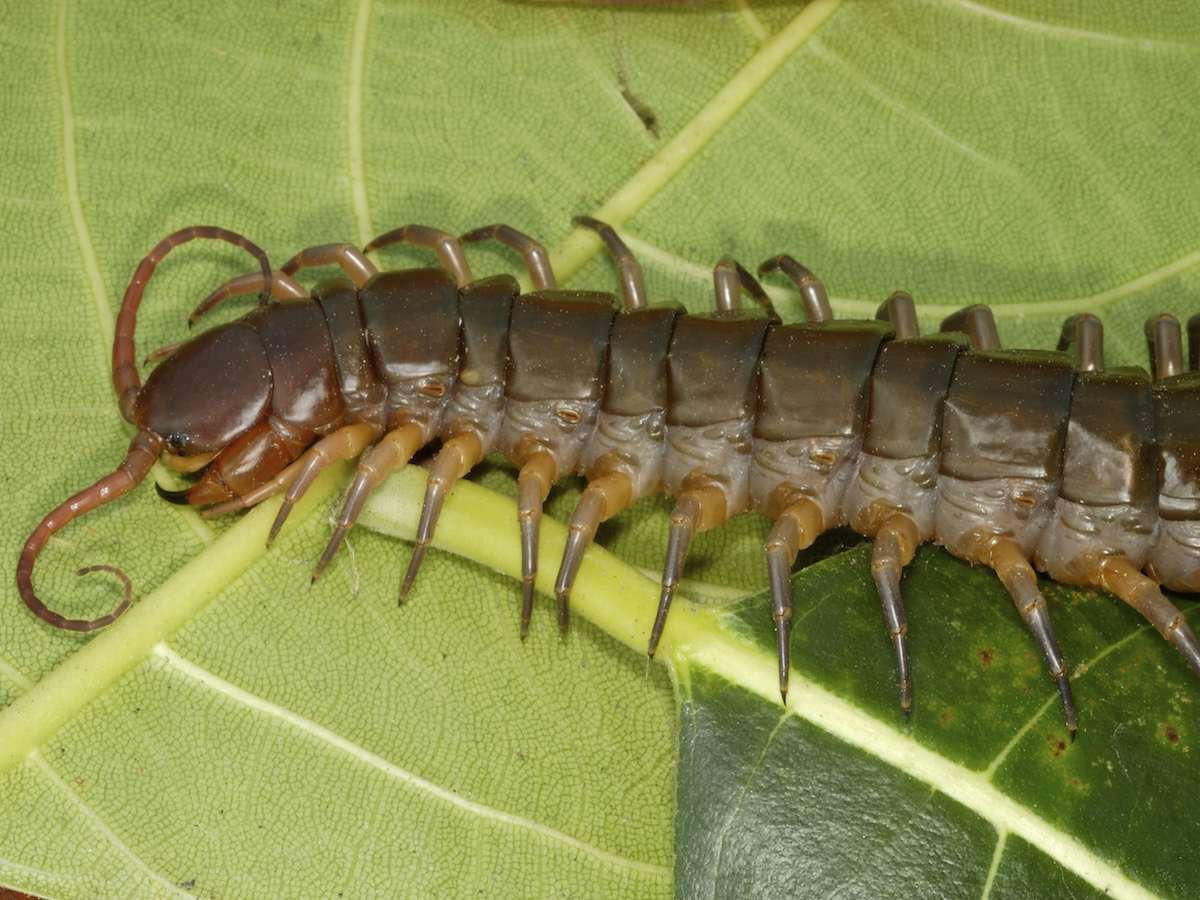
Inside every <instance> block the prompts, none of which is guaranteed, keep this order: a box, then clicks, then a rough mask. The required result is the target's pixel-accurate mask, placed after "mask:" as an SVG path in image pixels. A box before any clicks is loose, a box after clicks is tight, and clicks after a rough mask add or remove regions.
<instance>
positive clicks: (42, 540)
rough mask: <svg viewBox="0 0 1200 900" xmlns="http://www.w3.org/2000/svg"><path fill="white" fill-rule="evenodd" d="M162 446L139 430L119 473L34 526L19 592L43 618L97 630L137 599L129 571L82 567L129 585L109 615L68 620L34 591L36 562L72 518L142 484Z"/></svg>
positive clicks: (20, 572)
mask: <svg viewBox="0 0 1200 900" xmlns="http://www.w3.org/2000/svg"><path fill="white" fill-rule="evenodd" d="M131 343H132V341H131ZM162 448H163V439H162V438H161V437H159V436H158V435H156V434H154V433H153V432H151V431H139V432H138V433H137V434H136V435H135V436H134V438H133V442H132V443H131V444H130V445H129V453H128V455H126V457H125V459H124V460H123V461H122V462H121V465H120V466H119V467H118V468H117V470H116V471H115V472H113V473H111V474H109V475H106V476H105V477H103V478H101V479H100V480H99V481H97V482H96V483H95V484H93V485H92V486H91V487H90V488H87V489H86V490H83V491H80V492H79V493H78V494H76V495H75V496H74V497H72V498H71V499H69V500H67V501H66V502H65V503H62V504H60V505H59V506H58V507H57V508H56V509H54V510H53V511H51V513H50V514H49V515H48V516H46V518H44V519H42V522H41V524H40V525H38V527H37V528H35V529H34V532H33V534H31V535H30V536H29V540H27V541H26V542H25V546H24V548H22V550H21V556H20V558H19V559H18V560H17V591H18V592H19V593H20V594H21V599H22V600H24V601H25V605H26V606H27V607H29V611H30V612H32V613H33V614H34V615H35V616H37V617H38V618H39V619H43V620H44V621H46V622H49V623H50V624H51V625H53V626H55V627H56V628H63V629H65V630H67V631H95V630H96V629H97V628H103V627H104V626H105V625H109V624H111V623H112V622H115V621H116V620H117V619H118V618H119V617H120V616H121V615H122V614H123V613H124V612H125V610H127V609H129V604H130V603H132V602H133V586H132V585H131V584H130V581H129V578H128V577H126V575H125V573H124V572H122V571H121V570H120V569H117V568H115V567H113V566H91V567H89V568H87V569H80V570H79V573H78V574H80V575H86V574H88V573H89V572H108V573H109V574H111V575H115V576H116V577H117V578H119V579H120V580H121V581H122V583H124V585H125V597H124V599H123V600H122V601H121V602H120V603H119V604H118V605H117V607H116V609H114V610H113V611H112V612H110V613H109V614H108V615H104V616H100V617H99V618H96V619H68V618H66V617H65V616H61V615H59V614H58V613H56V612H54V611H53V610H52V609H50V608H49V607H48V606H46V604H45V603H43V602H42V601H41V599H40V598H39V597H38V595H37V593H36V592H35V591H34V589H33V565H34V563H35V562H37V557H38V554H39V553H41V552H42V548H43V547H45V546H46V542H47V541H49V540H50V538H51V536H53V535H54V534H57V533H58V532H59V531H62V529H63V528H65V527H66V526H67V524H68V523H69V522H70V521H71V520H72V519H77V518H79V517H80V516H82V515H83V514H84V513H88V512H91V511H92V510H93V509H95V508H96V507H97V506H103V505H104V504H105V503H110V502H112V501H113V500H116V499H117V498H118V497H123V496H124V495H125V494H128V493H129V492H130V491H131V490H133V489H134V488H135V487H137V486H138V485H139V484H141V483H142V481H143V479H145V477H146V475H147V474H149V472H150V467H151V466H153V465H154V461H155V460H156V459H158V454H159V451H160V450H162Z"/></svg>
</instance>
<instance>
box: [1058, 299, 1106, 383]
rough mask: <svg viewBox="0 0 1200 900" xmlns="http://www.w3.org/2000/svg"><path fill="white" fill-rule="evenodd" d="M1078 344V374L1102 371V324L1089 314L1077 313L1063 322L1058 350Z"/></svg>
mask: <svg viewBox="0 0 1200 900" xmlns="http://www.w3.org/2000/svg"><path fill="white" fill-rule="evenodd" d="M1072 344H1078V345H1079V346H1078V350H1077V353H1078V358H1079V365H1078V369H1079V371H1080V372H1103V371H1104V324H1103V323H1102V322H1101V321H1100V320H1099V319H1098V318H1096V317H1095V316H1094V315H1092V314H1091V313H1078V314H1076V315H1074V316H1071V317H1070V318H1069V319H1067V320H1066V321H1065V322H1063V327H1062V335H1061V336H1060V337H1059V339H1058V349H1059V350H1066V349H1068V348H1069V347H1070V346H1071V345H1072Z"/></svg>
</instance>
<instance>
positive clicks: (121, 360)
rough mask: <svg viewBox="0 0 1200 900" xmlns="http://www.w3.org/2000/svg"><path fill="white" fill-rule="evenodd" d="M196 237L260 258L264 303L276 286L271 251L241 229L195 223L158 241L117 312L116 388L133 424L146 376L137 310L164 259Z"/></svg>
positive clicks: (127, 289)
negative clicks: (136, 338)
mask: <svg viewBox="0 0 1200 900" xmlns="http://www.w3.org/2000/svg"><path fill="white" fill-rule="evenodd" d="M196 238H207V239H210V240H218V241H225V242H226V243H227V244H233V245H234V246H236V247H241V248H242V249H243V250H245V251H246V252H247V253H249V254H250V255H251V256H253V257H254V258H255V259H257V260H258V262H259V265H260V266H261V267H262V279H263V295H262V300H261V302H262V303H264V304H265V303H266V302H267V298H268V297H270V296H271V291H272V289H273V288H272V282H271V262H270V260H268V259H267V254H266V253H265V252H264V251H263V250H262V248H260V247H259V246H258V245H257V244H254V243H252V242H251V241H249V240H248V239H247V238H244V237H242V236H241V235H240V234H238V233H237V232H234V231H230V230H228V229H227V228H219V227H217V226H214V225H195V226H193V227H191V228H184V229H181V230H180V231H176V232H174V233H172V234H169V235H167V236H166V237H165V238H163V239H162V240H161V241H159V242H158V243H157V244H155V245H154V247H153V249H151V251H150V252H149V253H147V254H146V256H145V258H144V259H143V260H142V261H141V263H139V264H138V267H137V271H135V272H134V273H133V278H131V279H130V281H129V287H127V288H126V289H125V296H124V298H123V299H122V300H121V311H120V312H119V313H118V314H117V327H116V332H115V334H114V336H113V355H112V360H113V368H112V380H113V389H114V390H115V391H116V392H117V404H118V407H119V408H120V410H121V415H122V416H124V417H125V421H126V422H129V423H130V424H133V420H134V403H135V402H136V400H137V395H138V391H140V390H141V387H142V377H141V375H139V374H138V370H137V348H136V347H135V346H134V340H133V335H134V331H136V329H137V312H138V307H140V306H141V305H142V296H143V295H144V294H145V292H146V284H147V282H149V281H150V277H151V276H152V275H153V274H154V270H155V268H157V266H158V264H159V263H160V262H162V260H163V257H165V256H166V255H167V254H168V253H170V252H171V250H172V249H174V248H175V247H178V246H179V245H180V244H186V243H187V242H188V241H194V240H195V239H196Z"/></svg>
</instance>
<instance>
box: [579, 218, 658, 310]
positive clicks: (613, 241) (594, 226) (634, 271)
mask: <svg viewBox="0 0 1200 900" xmlns="http://www.w3.org/2000/svg"><path fill="white" fill-rule="evenodd" d="M571 221H572V222H573V223H574V224H575V225H579V226H581V227H583V228H588V229H590V230H592V231H594V232H596V234H598V235H599V236H600V239H601V240H602V241H604V246H605V247H607V248H608V252H609V253H610V254H612V258H613V261H614V262H615V263H616V264H617V275H618V277H619V278H620V280H621V297H622V298H623V299H624V301H625V309H626V310H631V309H645V308H646V307H647V306H648V305H649V304H648V302H647V300H646V279H645V277H644V276H643V275H642V264H641V263H639V262H638V261H637V259H635V258H634V255H633V253H632V252H630V250H629V247H627V246H626V245H625V242H624V241H623V240H621V238H620V236H618V235H617V232H616V231H615V230H614V229H613V227H612V226H611V225H609V224H607V223H605V222H601V221H600V220H599V219H593V218H592V217H591V216H576V217H575V218H574V219H572V220H571Z"/></svg>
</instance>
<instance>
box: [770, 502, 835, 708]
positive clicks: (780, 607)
mask: <svg viewBox="0 0 1200 900" xmlns="http://www.w3.org/2000/svg"><path fill="white" fill-rule="evenodd" d="M824 526H825V517H824V516H823V515H822V514H821V507H819V506H818V505H817V504H816V503H815V502H813V501H812V500H810V499H809V498H808V497H802V498H800V499H799V500H796V501H794V502H792V503H791V504H790V505H788V506H787V507H786V508H785V509H784V510H783V512H781V513H780V514H779V518H777V519H776V520H775V524H774V526H772V528H771V533H770V534H768V535H767V543H766V548H765V550H766V554H767V576H768V580H769V581H770V585H771V615H772V617H773V618H774V619H775V640H776V643H777V645H778V660H779V696H780V697H782V698H783V702H784V704H785V705H786V704H787V694H788V675H789V673H790V671H791V665H792V566H793V565H795V563H796V556H797V554H799V552H800V551H801V550H803V549H804V548H805V547H808V546H810V545H811V544H812V542H813V541H814V540H816V539H817V536H818V535H819V534H820V533H821V532H822V531H824Z"/></svg>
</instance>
